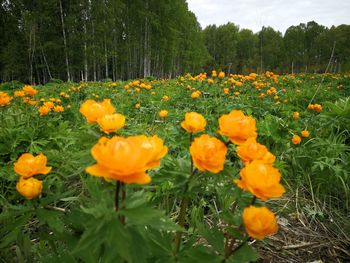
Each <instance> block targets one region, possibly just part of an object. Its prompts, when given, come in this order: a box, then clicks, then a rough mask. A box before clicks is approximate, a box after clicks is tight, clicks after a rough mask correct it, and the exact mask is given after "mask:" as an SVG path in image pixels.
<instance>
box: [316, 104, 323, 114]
mask: <svg viewBox="0 0 350 263" xmlns="http://www.w3.org/2000/svg"><path fill="white" fill-rule="evenodd" d="M314 110H315V111H316V112H321V111H322V106H321V105H320V104H315V105H314Z"/></svg>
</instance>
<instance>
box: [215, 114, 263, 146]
mask: <svg viewBox="0 0 350 263" xmlns="http://www.w3.org/2000/svg"><path fill="white" fill-rule="evenodd" d="M219 126H220V130H219V133H220V134H221V135H225V136H227V137H229V138H230V140H231V141H232V142H234V143H236V144H242V143H244V142H245V141H246V140H247V139H248V138H254V139H255V138H256V137H257V136H258V134H257V132H256V124H255V120H254V118H252V117H251V116H245V115H244V113H243V112H242V111H238V110H233V111H231V112H230V113H229V114H226V115H222V116H221V117H220V119H219Z"/></svg>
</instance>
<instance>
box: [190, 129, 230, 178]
mask: <svg viewBox="0 0 350 263" xmlns="http://www.w3.org/2000/svg"><path fill="white" fill-rule="evenodd" d="M190 153H191V156H192V160H193V164H194V166H195V167H196V168H198V170H200V171H210V172H212V173H218V172H220V171H222V170H223V169H224V163H225V158H226V153H227V147H226V145H225V144H224V143H223V142H221V141H220V140H218V139H216V138H214V137H210V136H209V135H207V134H203V135H201V136H200V137H198V138H196V139H194V141H193V142H192V144H191V147H190Z"/></svg>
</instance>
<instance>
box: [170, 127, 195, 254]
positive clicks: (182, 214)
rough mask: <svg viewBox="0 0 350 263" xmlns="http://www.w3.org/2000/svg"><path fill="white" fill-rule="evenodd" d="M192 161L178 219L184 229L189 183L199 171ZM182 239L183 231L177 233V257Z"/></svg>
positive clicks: (191, 136) (191, 138) (175, 252)
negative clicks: (194, 167)
mask: <svg viewBox="0 0 350 263" xmlns="http://www.w3.org/2000/svg"><path fill="white" fill-rule="evenodd" d="M189 140H190V145H191V143H192V140H193V134H192V132H190V138H189ZM190 159H191V168H190V178H189V179H188V180H187V182H186V184H185V188H184V192H183V194H184V196H183V198H182V200H181V205H180V212H179V216H178V218H177V223H178V225H179V226H181V227H183V226H184V225H185V219H186V210H187V207H188V198H187V197H186V194H187V191H188V187H189V183H190V180H191V178H192V177H193V175H194V174H195V172H196V171H197V169H193V160H192V157H191V156H190ZM181 237H182V231H178V232H176V236H175V249H174V254H175V255H176V254H177V253H178V252H179V250H180V245H181Z"/></svg>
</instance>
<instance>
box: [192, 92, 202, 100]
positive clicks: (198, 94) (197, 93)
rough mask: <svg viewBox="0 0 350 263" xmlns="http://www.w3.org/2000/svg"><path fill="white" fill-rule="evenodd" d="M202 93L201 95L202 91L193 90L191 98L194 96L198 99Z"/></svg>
mask: <svg viewBox="0 0 350 263" xmlns="http://www.w3.org/2000/svg"><path fill="white" fill-rule="evenodd" d="M200 95H201V94H200V92H198V91H194V92H192V94H191V98H192V99H197V98H198V97H199V96H200Z"/></svg>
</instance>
